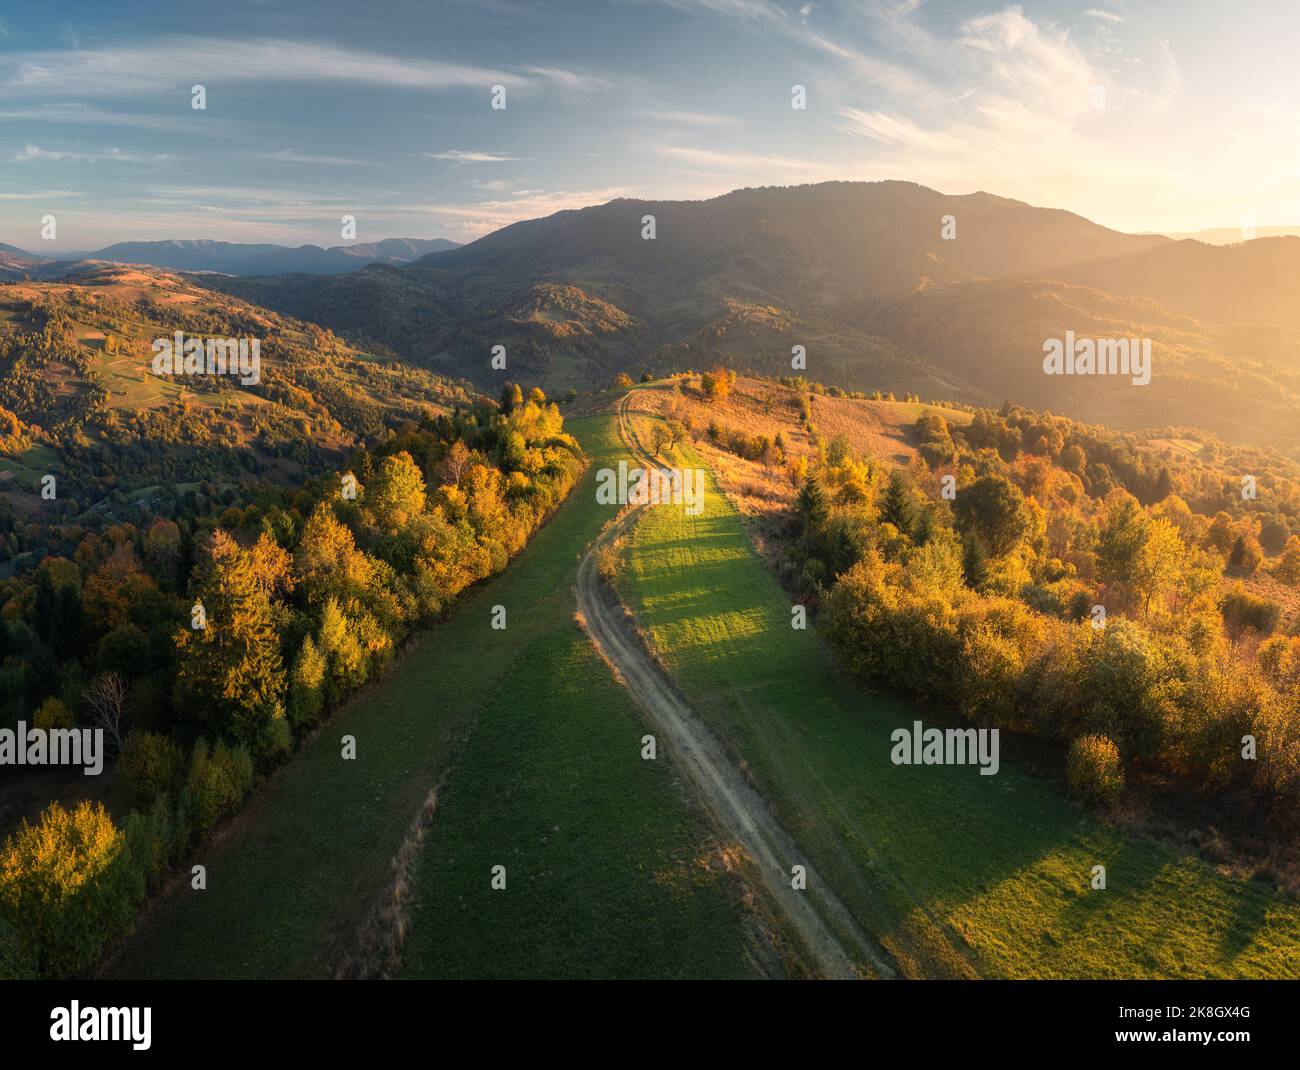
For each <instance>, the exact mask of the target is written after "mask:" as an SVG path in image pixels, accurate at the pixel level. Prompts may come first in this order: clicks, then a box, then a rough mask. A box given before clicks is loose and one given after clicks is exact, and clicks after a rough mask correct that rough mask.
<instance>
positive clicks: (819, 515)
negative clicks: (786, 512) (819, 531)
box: [795, 475, 826, 531]
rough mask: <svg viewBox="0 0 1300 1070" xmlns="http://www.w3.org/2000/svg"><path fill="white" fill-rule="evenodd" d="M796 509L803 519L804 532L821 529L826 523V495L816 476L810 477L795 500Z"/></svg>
mask: <svg viewBox="0 0 1300 1070" xmlns="http://www.w3.org/2000/svg"><path fill="white" fill-rule="evenodd" d="M795 508H797V509H798V510H799V515H800V516H801V517H803V523H804V530H805V531H807V530H808V529H809V528H817V527H821V525H822V524H823V523H825V522H826V495H825V494H824V493H823V492H822V488H821V484H820V483H818V482H817V477H816V476H811V475H810V476H809V477H808V479H807V480H806V481H805V482H804V485H803V488H802V489H801V490H800V491H799V497H798V498H797V499H796V500H795Z"/></svg>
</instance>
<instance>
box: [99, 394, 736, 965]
mask: <svg viewBox="0 0 1300 1070" xmlns="http://www.w3.org/2000/svg"><path fill="white" fill-rule="evenodd" d="M572 430H574V432H575V433H577V434H578V435H579V436H580V437H581V439H582V441H583V444H584V446H585V447H586V448H587V449H588V451H589V453H590V455H591V458H592V467H591V468H590V469H589V470H588V472H587V474H586V476H585V477H584V480H583V481H582V482H581V483H580V484H579V486H578V487H577V488H575V490H574V491H573V493H572V495H571V496H570V498H569V500H568V501H567V502H565V504H564V505H563V506H562V507H561V508H560V510H559V511H558V512H557V514H556V516H555V517H554V518H553V519H552V520H551V522H550V523H549V524H548V525H547V526H546V527H545V528H543V529H542V530H541V531H540V532H539V533H538V534H537V535H536V536H535V537H534V539H533V540H532V542H531V543H530V544H529V546H528V547H527V548H525V550H524V551H523V552H522V553H521V554H520V555H519V557H518V558H517V559H516V560H515V561H514V562H513V563H512V564H511V565H510V567H509V569H508V570H507V571H506V572H505V573H504V574H503V575H502V576H500V577H498V578H496V579H495V580H493V581H491V582H489V583H487V584H484V585H482V586H480V587H478V588H476V589H474V590H472V591H470V592H467V593H466V595H465V596H464V597H463V598H462V600H461V602H460V604H459V605H458V606H457V607H456V609H455V610H454V612H453V614H452V616H451V617H450V618H449V619H448V620H447V621H445V622H442V623H440V624H439V625H437V626H436V627H434V628H432V629H430V630H429V631H427V632H425V633H423V634H422V635H420V636H419V637H417V638H416V639H415V640H414V641H413V643H412V644H411V645H410V646H409V647H408V649H407V650H406V652H405V653H404V654H403V656H402V657H401V658H400V659H399V660H398V662H397V663H396V664H395V665H394V667H393V668H392V670H391V671H390V672H389V673H388V675H387V676H386V677H385V678H384V679H383V680H381V681H380V682H379V683H377V684H376V685H373V686H371V687H370V688H368V689H367V690H366V691H365V692H364V693H363V694H362V695H360V696H359V697H358V698H357V699H356V700H355V701H354V702H353V703H352V704H351V705H350V706H348V707H346V708H345V709H343V710H341V711H340V712H339V713H338V714H336V715H335V716H334V718H333V719H332V720H331V721H330V722H329V723H328V724H327V725H326V726H325V728H324V730H323V731H322V732H321V734H320V735H319V736H318V737H317V738H316V739H315V740H314V741H313V742H312V743H310V744H309V745H307V746H306V747H305V748H304V749H303V750H302V751H301V752H300V753H299V754H298V755H296V756H295V758H294V759H293V761H292V762H291V764H290V765H289V766H287V767H286V768H285V769H284V770H283V771H282V773H281V775H280V777H279V779H278V781H277V782H276V783H275V784H274V785H273V787H272V788H271V789H270V790H269V792H268V793H267V795H266V798H265V799H262V800H258V802H257V803H256V804H255V806H254V809H253V810H251V811H250V813H249V814H248V816H247V818H246V819H245V820H244V824H243V827H241V828H238V829H236V830H235V833H234V835H232V836H231V837H230V839H229V842H228V844H227V845H226V846H225V847H224V849H221V850H215V851H213V852H212V854H211V857H207V858H205V857H199V858H197V859H196V861H201V862H205V863H206V864H207V866H208V890H207V891H205V892H191V891H190V890H189V889H188V885H187V886H186V888H185V889H184V890H182V891H180V892H179V893H177V894H176V895H174V896H173V897H171V898H170V899H169V900H168V901H167V902H165V903H164V904H163V905H162V908H161V909H160V911H159V914H158V917H157V918H156V920H155V921H154V923H153V924H152V925H150V926H149V927H147V928H146V929H144V930H143V931H142V932H141V933H140V935H139V936H138V937H137V939H135V940H134V941H133V942H132V943H131V944H130V945H128V947H127V948H126V949H125V951H124V953H123V954H122V955H121V956H120V958H119V959H118V960H117V962H116V963H115V964H114V968H113V971H112V972H113V973H114V974H115V975H117V976H123V977H286V976H287V977H314V976H327V975H329V974H330V973H331V972H332V969H333V967H334V965H335V963H336V962H337V961H338V960H339V958H340V956H341V954H342V953H343V952H344V951H345V950H346V949H347V948H349V947H350V945H351V942H352V940H353V938H354V934H355V933H356V932H357V929H358V927H359V926H360V924H361V922H362V920H363V918H364V916H365V914H366V913H367V909H368V907H369V905H370V902H371V901H372V900H373V897H374V895H375V893H376V892H377V891H378V890H379V889H380V888H382V887H383V886H384V885H385V883H386V881H387V879H388V877H389V873H390V859H391V858H392V857H393V855H394V854H395V853H396V851H397V849H398V845H399V843H400V841H401V839H402V837H403V834H404V833H405V831H406V829H407V828H408V826H409V825H410V823H411V821H412V819H413V818H414V816H415V815H416V813H417V812H418V810H419V808H420V804H421V801H422V800H423V798H424V796H425V794H426V793H427V791H428V790H429V788H430V787H431V786H432V785H433V784H434V783H436V782H437V781H438V780H439V779H440V778H442V777H443V775H444V774H446V782H445V785H444V787H443V789H442V790H441V793H440V796H439V806H438V809H437V811H436V812H435V815H434V817H433V821H432V824H431V826H430V828H429V829H428V832H427V835H426V839H425V841H424V847H423V854H422V856H421V858H420V860H419V863H418V866H417V870H418V872H417V881H418V883H417V886H416V893H417V901H416V903H415V906H414V910H413V914H412V921H413V927H412V929H411V932H410V935H409V937H408V939H407V942H406V946H405V955H404V968H405V971H406V972H407V973H409V974H410V975H413V976H450V977H462V976H471V977H504V976H509V977H528V976H575V975H577V976H620V977H641V976H655V977H668V976H708V977H736V976H741V977H743V976H750V975H752V974H753V972H754V967H753V966H752V965H751V963H750V960H749V957H748V954H747V951H746V946H745V940H744V937H743V934H744V932H745V928H746V925H745V922H746V917H745V908H744V907H743V906H742V891H743V889H742V886H741V884H740V880H739V878H738V877H736V876H734V875H732V874H731V873H728V872H727V871H725V870H723V869H722V868H720V867H719V866H718V865H717V864H716V861H715V858H716V854H717V849H716V846H717V845H716V844H715V842H714V840H713V838H712V836H711V833H710V831H709V828H708V826H706V824H705V823H704V821H703V819H702V818H701V817H700V816H698V814H697V811H696V809H695V807H694V805H693V804H692V802H691V801H690V800H689V799H688V797H687V796H686V794H685V792H684V789H683V788H682V786H681V785H680V783H679V782H678V780H677V778H676V776H675V774H674V773H673V770H672V768H671V766H670V764H669V762H668V760H667V758H666V756H664V755H663V754H661V755H660V757H659V759H658V760H657V761H653V762H649V761H642V760H641V758H640V740H641V736H642V735H643V734H644V732H645V728H644V726H643V725H642V722H641V720H640V717H639V714H638V713H637V711H636V710H635V709H634V708H633V707H632V705H631V703H630V701H629V700H628V699H627V697H626V695H625V693H624V692H623V690H622V689H621V688H620V687H619V686H618V685H617V684H615V682H614V681H613V678H612V676H611V674H610V671H609V669H608V668H607V667H606V666H605V664H604V663H603V662H601V661H600V660H599V659H598V658H597V657H596V656H595V654H594V653H593V652H592V651H591V647H590V644H589V643H588V641H587V639H586V637H585V635H584V634H583V633H582V631H581V630H580V628H579V626H578V624H577V622H576V621H575V620H574V616H573V614H574V597H573V592H572V590H571V587H572V580H573V575H574V570H575V567H576V564H577V559H578V555H579V554H580V553H581V551H582V550H583V548H584V547H585V546H586V544H587V543H588V541H589V540H590V539H591V538H592V537H593V536H594V535H595V534H596V533H597V531H599V529H600V527H601V526H602V524H603V523H604V521H605V520H606V519H607V517H608V516H609V515H610V513H611V512H612V510H611V509H610V508H608V507H604V506H599V505H597V504H596V501H595V494H594V490H593V483H594V477H595V476H594V473H595V469H596V468H598V467H600V466H601V465H602V464H606V463H609V459H610V458H611V457H616V456H617V455H618V451H619V446H618V443H617V441H616V439H615V437H614V436H613V434H612V421H611V420H610V419H609V418H606V417H600V418H595V419H591V420H587V421H581V422H579V423H578V424H577V425H576V426H574V427H573V428H572ZM496 604H501V605H504V606H505V607H506V609H507V627H506V629H505V630H504V631H494V630H493V629H492V628H491V627H490V626H489V618H490V615H491V610H492V607H493V606H494V605H496ZM344 734H351V735H355V736H356V738H357V748H358V759H357V760H356V761H355V762H345V761H342V760H340V756H339V739H340V737H341V736H343V735H344ZM497 864H502V865H505V866H506V867H507V871H506V872H507V886H506V889H505V890H504V891H493V890H491V888H490V883H489V882H490V876H491V867H492V866H494V865H497Z"/></svg>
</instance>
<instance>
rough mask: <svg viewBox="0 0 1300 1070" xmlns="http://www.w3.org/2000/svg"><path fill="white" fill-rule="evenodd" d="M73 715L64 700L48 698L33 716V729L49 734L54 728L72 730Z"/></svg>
mask: <svg viewBox="0 0 1300 1070" xmlns="http://www.w3.org/2000/svg"><path fill="white" fill-rule="evenodd" d="M74 723H75V722H74V721H73V719H72V714H71V713H70V712H69V710H68V707H67V706H65V705H64V703H63V700H62V699H57V698H47V699H46V700H45V701H44V702H42V703H41V704H40V706H38V707H37V708H36V712H35V713H34V714H32V727H33V728H39V729H41V730H42V731H43V732H48V731H50V730H51V729H54V728H72V727H73V725H74Z"/></svg>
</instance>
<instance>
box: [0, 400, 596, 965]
mask: <svg viewBox="0 0 1300 1070" xmlns="http://www.w3.org/2000/svg"><path fill="white" fill-rule="evenodd" d="M584 464H585V460H584V458H583V455H582V451H581V449H580V448H579V446H578V445H577V443H576V441H575V440H574V439H573V438H572V437H570V436H569V435H567V434H565V432H564V430H563V420H562V417H561V415H560V412H559V410H558V407H557V406H556V405H555V404H553V403H551V402H549V401H548V400H547V399H546V398H545V396H544V395H543V394H542V393H541V391H540V390H533V391H532V392H531V393H530V394H529V395H528V396H527V397H525V396H524V394H523V392H522V390H521V389H520V388H519V387H518V386H517V385H514V384H507V387H506V388H505V390H504V391H503V393H502V396H501V399H500V401H499V402H493V401H490V400H486V399H483V398H481V397H480V398H477V399H475V400H473V402H472V403H470V404H467V405H464V406H462V405H457V406H455V407H454V409H453V410H452V411H451V412H449V413H445V414H441V415H438V416H432V415H429V416H426V417H425V418H424V419H423V420H421V421H420V422H419V423H418V424H417V423H415V422H412V421H407V422H406V423H404V424H402V425H401V426H399V427H398V428H397V429H395V431H394V432H393V433H390V434H389V435H387V436H384V437H382V438H376V439H374V440H372V441H370V442H368V443H366V444H361V445H358V446H357V447H356V448H354V449H353V450H351V452H350V453H349V454H348V455H347V457H346V459H345V461H344V463H343V464H341V465H340V466H338V467H337V468H335V469H334V470H328V469H327V470H325V471H321V472H318V473H316V474H315V475H313V476H311V477H310V478H308V479H306V480H305V481H304V482H303V483H302V484H301V485H299V486H291V487H276V486H269V485H265V484H262V485H258V486H256V487H255V488H253V489H250V490H248V491H247V492H241V491H239V490H232V491H231V493H229V494H224V495H221V496H215V495H213V494H212V493H211V491H212V488H211V487H210V486H206V485H205V487H204V492H203V493H202V494H200V495H198V496H193V495H192V496H190V497H189V498H188V499H186V500H185V501H182V502H180V503H173V504H175V505H177V508H175V509H173V510H172V513H173V515H169V516H155V517H153V518H152V519H148V518H145V519H142V520H141V522H140V523H133V522H111V523H103V524H100V525H98V527H97V529H95V530H87V529H85V528H80V527H75V526H73V527H69V526H66V525H65V526H63V527H62V529H61V530H60V531H59V532H58V534H57V536H52V537H51V538H50V541H51V542H52V543H56V544H57V545H58V546H59V547H60V549H62V550H64V551H65V552H63V553H57V554H47V555H46V556H45V557H44V558H43V559H42V560H41V561H40V563H39V565H38V567H36V568H34V569H32V570H30V571H27V572H25V573H22V574H20V575H13V576H10V577H9V578H8V579H5V580H3V581H2V582H0V654H2V656H3V666H2V667H0V711H2V713H0V717H2V718H3V720H4V723H5V724H8V725H12V724H15V723H16V722H17V721H18V720H20V719H25V720H27V721H28V722H29V723H30V724H32V725H33V726H35V727H38V728H47V729H48V728H55V727H71V726H74V725H79V724H80V725H87V726H93V727H96V728H100V729H103V730H104V731H105V732H106V736H107V739H108V741H109V751H110V754H111V755H112V756H113V759H114V762H113V769H112V774H111V783H110V785H109V789H108V791H107V792H106V793H100V794H101V795H102V796H104V797H94V798H84V799H81V800H80V801H77V802H75V803H74V804H73V805H70V806H65V805H63V804H62V803H60V802H59V801H57V800H56V801H54V802H51V803H50V804H49V806H48V807H46V808H45V810H44V811H43V812H42V813H41V814H40V815H39V817H38V818H36V819H35V820H31V821H28V820H24V821H23V822H22V823H21V824H20V825H19V826H18V827H17V828H16V829H15V830H14V831H13V832H12V833H11V835H9V837H8V839H7V840H6V841H5V842H4V844H3V846H2V847H0V977H30V976H38V977H60V976H68V975H77V974H83V973H85V972H87V971H89V970H91V969H92V968H93V966H94V964H95V963H96V961H97V960H98V959H99V957H100V956H101V955H102V954H103V953H104V952H105V949H106V948H108V947H109V946H110V945H111V944H112V943H113V941H115V940H116V939H118V938H119V937H121V936H122V935H123V934H124V933H125V932H127V931H128V930H129V928H130V926H131V924H132V922H133V919H134V917H135V915H136V912H137V911H138V909H139V907H140V904H141V902H142V901H143V900H144V898H145V896H146V895H147V894H148V893H149V892H150V891H152V890H155V889H157V888H158V887H159V886H160V884H161V883H162V881H163V880H164V879H165V878H166V877H167V875H168V874H169V873H170V872H172V871H173V870H174V869H175V867H176V866H177V865H178V864H179V863H180V862H181V860H182V859H184V858H186V857H188V855H189V852H190V851H191V850H192V849H193V848H194V847H195V846H196V845H197V844H199V843H202V842H203V841H204V840H206V839H207V838H208V837H209V836H210V835H211V834H212V832H213V830H214V829H215V828H216V826H217V824H218V823H219V822H220V821H222V820H223V819H224V818H226V817H228V816H230V815H231V814H233V813H234V812H235V811H237V810H238V809H239V807H240V806H241V803H242V802H243V800H244V799H245V798H246V797H247V795H248V794H249V792H250V791H251V790H252V788H253V786H254V784H255V782H256V781H257V780H258V778H259V777H261V776H263V775H265V774H267V773H269V772H270V771H272V770H273V769H274V768H275V767H276V766H277V765H278V764H280V763H282V762H284V761H287V760H289V759H290V757H291V756H292V753H293V750H294V747H295V743H296V741H297V740H298V739H300V738H301V737H303V736H304V735H305V734H307V733H310V732H311V731H312V730H313V728H314V727H315V726H316V725H317V724H319V722H320V721H321V719H322V718H323V717H325V716H327V715H328V712H329V710H330V709H331V707H333V706H335V705H336V704H338V703H339V702H340V701H342V700H343V699H344V698H345V697H346V696H347V695H348V694H349V693H351V692H352V691H354V690H355V689H356V688H358V687H360V686H362V685H363V684H364V683H365V682H366V681H367V680H368V679H370V678H371V677H373V676H375V675H376V674H378V673H380V672H382V671H383V670H384V667H385V666H386V665H387V664H388V663H389V662H390V661H391V659H392V658H393V657H394V655H395V653H396V651H397V649H398V647H399V646H400V644H401V643H402V640H403V639H404V638H405V637H406V636H407V635H408V634H410V632H411V631H412V630H413V629H415V628H418V627H420V626H422V625H425V624H428V623H429V622H431V621H433V620H435V619H436V618H437V617H438V616H439V615H440V614H442V613H444V612H445V611H446V610H447V609H448V607H449V606H450V605H452V604H453V603H454V601H455V599H456V596H457V595H458V594H459V593H460V592H461V591H462V590H464V589H465V588H466V587H468V586H470V585H471V584H474V583H476V582H477V581H479V580H481V579H483V578H485V577H487V576H490V575H492V574H494V573H496V572H499V571H500V570H501V569H503V568H504V567H505V565H506V563H507V562H508V561H509V560H510V558H511V557H512V556H513V555H514V554H515V553H517V552H518V551H519V549H520V548H521V547H522V546H523V545H524V543H525V542H526V541H527V539H528V537H529V536H530V534H531V533H532V532H533V531H535V530H536V529H537V527H538V526H539V525H540V524H541V523H543V521H544V520H545V519H546V518H547V517H548V516H549V515H550V513H551V512H552V511H553V509H554V508H555V507H556V505H557V504H558V503H559V502H560V501H562V500H563V498H564V497H565V495H566V494H567V493H568V491H569V490H570V488H571V487H572V485H573V483H574V480H575V479H576V477H577V475H578V474H579V473H580V471H581V470H582V467H583V465H584ZM106 779H109V778H107V777H106Z"/></svg>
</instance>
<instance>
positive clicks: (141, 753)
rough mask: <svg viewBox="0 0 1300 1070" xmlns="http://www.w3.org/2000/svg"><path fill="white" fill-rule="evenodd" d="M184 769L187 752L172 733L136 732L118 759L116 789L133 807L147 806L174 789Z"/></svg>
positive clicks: (146, 808)
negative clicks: (171, 735)
mask: <svg viewBox="0 0 1300 1070" xmlns="http://www.w3.org/2000/svg"><path fill="white" fill-rule="evenodd" d="M184 773H185V754H184V753H183V752H182V751H181V749H180V747H178V746H177V745H176V744H175V743H173V742H172V740H171V739H170V737H168V736H164V735H159V734H158V733H157V732H133V733H132V734H131V735H130V736H128V737H127V740H126V742H125V743H124V744H123V745H122V753H121V754H120V755H119V756H118V759H117V780H116V784H117V790H118V791H119V792H121V796H122V800H123V801H124V802H125V803H126V804H127V806H129V807H131V809H133V810H148V809H149V808H150V807H151V806H153V803H154V800H155V799H157V798H159V797H160V796H162V795H164V794H170V793H174V792H175V791H176V788H177V786H178V785H179V784H180V780H181V777H182V776H183V775H184Z"/></svg>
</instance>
